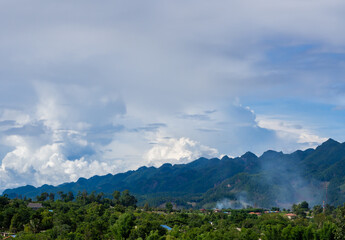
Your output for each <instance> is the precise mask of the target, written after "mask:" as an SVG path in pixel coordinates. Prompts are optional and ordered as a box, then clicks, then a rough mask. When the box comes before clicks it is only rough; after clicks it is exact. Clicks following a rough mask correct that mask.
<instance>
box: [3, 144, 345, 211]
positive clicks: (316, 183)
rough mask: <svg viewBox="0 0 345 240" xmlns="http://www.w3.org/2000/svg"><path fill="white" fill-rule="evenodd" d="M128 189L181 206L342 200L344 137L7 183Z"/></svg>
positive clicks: (31, 192)
mask: <svg viewBox="0 0 345 240" xmlns="http://www.w3.org/2000/svg"><path fill="white" fill-rule="evenodd" d="M125 189H128V190H130V192H132V193H133V194H135V196H136V197H137V198H138V200H139V204H143V203H145V202H148V203H150V204H152V205H160V204H162V203H164V202H167V201H172V202H175V203H176V204H178V205H180V206H184V207H192V206H193V207H200V208H212V207H232V208H237V207H245V206H247V205H251V206H257V207H266V208H268V207H272V206H278V207H286V208H289V207H291V205H292V204H293V203H298V202H301V201H307V202H309V203H310V204H311V205H321V204H322V202H323V201H325V202H326V203H327V204H331V205H340V204H343V203H344V202H345V194H344V191H345V143H339V142H337V141H335V140H333V139H329V140H327V141H326V142H324V143H323V144H321V145H320V146H318V147H317V148H315V149H307V150H304V151H302V150H298V151H295V152H293V153H290V154H284V153H282V152H276V151H272V150H269V151H266V152H265V153H263V154H262V155H261V156H260V157H258V156H256V155H255V154H253V153H251V152H247V153H245V154H244V155H242V156H240V157H236V158H230V157H228V156H224V157H223V158H221V159H218V158H212V159H206V158H199V159H197V160H195V161H193V162H190V163H188V164H176V165H171V164H169V163H166V164H163V165H162V166H161V167H159V168H155V167H141V168H139V169H137V170H136V171H128V172H125V173H119V174H115V175H112V174H108V175H105V176H93V177H91V178H89V179H85V178H79V180H78V181H77V182H71V183H64V184H61V185H58V186H52V185H43V186H41V187H37V188H36V187H33V186H30V185H27V186H23V187H19V188H15V189H7V190H5V191H4V192H3V194H7V195H8V196H9V197H11V198H15V197H24V196H26V197H31V198H35V197H36V196H37V195H40V194H41V193H43V192H48V193H51V192H52V193H58V192H59V191H63V192H69V191H71V192H73V193H74V194H78V192H79V191H80V192H82V191H87V192H89V193H90V192H93V191H95V192H96V193H98V192H103V193H105V194H108V195H110V194H111V193H112V192H113V191H115V190H118V191H123V190H125Z"/></svg>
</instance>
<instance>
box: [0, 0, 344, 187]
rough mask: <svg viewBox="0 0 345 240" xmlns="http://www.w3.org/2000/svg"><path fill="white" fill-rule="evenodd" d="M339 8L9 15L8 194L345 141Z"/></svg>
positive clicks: (58, 6)
mask: <svg viewBox="0 0 345 240" xmlns="http://www.w3.org/2000/svg"><path fill="white" fill-rule="evenodd" d="M344 8H345V4H344V3H343V2H342V1H335V0H332V1H327V2H325V1H321V0H320V1H313V3H312V4H311V2H309V1H288V2H284V3H282V2H277V1H271V0H265V1H260V2H258V1H249V2H248V1H246V2H243V1H217V2H212V3H210V2H207V1H194V0H192V1H188V2H186V1H173V2H158V1H145V2H142V1H131V2H123V1H105V2H103V3H102V4H99V3H96V2H93V1H73V2H70V1H59V3H56V2H47V1H43V0H35V1H31V2H30V3H25V2H19V1H13V0H11V1H2V2H1V4H0V27H1V29H2V34H1V37H0V52H1V53H2V54H1V56H0V79H1V80H0V191H1V190H3V189H5V188H9V187H16V186H20V185H25V184H33V185H36V186H37V185H41V184H44V183H48V184H58V183H62V182H65V181H75V180H77V178H78V177H90V176H92V175H95V174H106V173H109V172H110V173H117V172H122V171H125V170H129V169H135V168H138V167H140V166H142V165H151V166H159V165H161V164H162V163H164V162H171V163H186V162H189V161H192V160H194V159H195V158H198V157H201V156H205V157H218V156H220V155H223V154H230V155H232V156H237V155H241V154H243V153H244V152H246V151H248V150H250V151H253V152H255V153H257V154H261V153H262V152H263V151H265V150H267V149H276V150H284V151H293V150H295V149H298V148H307V147H313V146H315V145H317V144H319V143H320V142H322V141H323V140H324V139H325V138H327V137H334V138H336V139H337V140H340V141H342V140H343V139H341V138H342V136H344V134H343V132H344V128H343V126H342V123H343V120H344V119H345V115H344V113H343V108H344V105H345V100H344V94H343V92H344V89H345V81H344V79H345V78H344V76H345V72H344V69H345V68H344V62H345V54H344V53H345V51H344V50H345V48H344V47H345V46H344V45H345V33H344V32H343V31H342V29H343V22H344V20H345V19H344V18H345V16H344V14H343V12H344V11H342V10H343V9H344ZM277 102H279V103H281V104H279V106H277V104H275V103H277ZM300 103H305V104H306V105H308V104H309V105H308V109H307V111H306V110H305V109H303V110H301V109H299V106H301V104H300ZM306 105H305V106H306ZM321 108H322V109H321ZM320 116H321V117H320ZM330 122H331V123H332V124H331V125H332V126H335V127H333V128H332V127H327V126H330V124H329V123H330ZM337 134H338V135H337ZM337 137H338V138H337Z"/></svg>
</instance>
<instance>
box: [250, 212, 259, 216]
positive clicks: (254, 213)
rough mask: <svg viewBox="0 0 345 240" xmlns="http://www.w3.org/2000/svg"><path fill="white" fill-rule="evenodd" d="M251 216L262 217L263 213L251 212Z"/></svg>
mask: <svg viewBox="0 0 345 240" xmlns="http://www.w3.org/2000/svg"><path fill="white" fill-rule="evenodd" d="M249 214H250V215H257V216H260V215H261V212H250V213H249Z"/></svg>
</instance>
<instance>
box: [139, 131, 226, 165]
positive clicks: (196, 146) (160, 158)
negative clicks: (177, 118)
mask: <svg viewBox="0 0 345 240" xmlns="http://www.w3.org/2000/svg"><path fill="white" fill-rule="evenodd" d="M218 154H219V153H218V151H217V149H214V148H210V147H208V146H204V145H201V144H200V143H198V142H196V141H193V140H191V139H189V138H184V137H182V138H179V139H175V138H161V139H157V142H156V143H155V146H153V147H152V148H151V149H150V150H149V151H148V152H147V153H146V156H145V158H146V159H147V162H148V165H150V166H155V167H159V166H160V165H162V164H163V163H167V162H168V163H172V164H178V163H188V162H191V161H192V160H195V159H197V158H199V157H207V158H212V157H218Z"/></svg>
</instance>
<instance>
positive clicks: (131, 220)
mask: <svg viewBox="0 0 345 240" xmlns="http://www.w3.org/2000/svg"><path fill="white" fill-rule="evenodd" d="M58 195H59V196H58V199H55V197H53V195H50V194H48V195H47V194H45V193H42V194H41V195H39V196H38V197H37V200H39V201H38V204H32V202H31V199H9V198H7V197H6V196H2V197H0V232H2V233H3V234H4V235H6V234H7V235H8V234H16V239H26V240H31V239H32V240H33V239H35V240H40V239H42V240H43V239H44V240H46V239H48V240H49V239H69V240H81V239H83V240H84V239H85V240H86V239H149V240H163V239H198V240H203V239H209V240H217V239H219V240H220V239H221V240H223V239H249V240H251V239H253V240H258V239H262V240H277V239H282V240H292V239H297V240H298V239H301V240H321V239H330V240H332V239H345V205H344V206H342V207H338V208H335V207H332V206H329V205H326V208H325V209H323V208H322V207H321V206H314V207H313V208H312V209H310V208H309V205H308V203H307V202H302V203H300V204H294V205H293V206H292V210H291V211H289V210H285V211H281V212H277V211H279V210H280V209H278V208H272V209H271V210H272V211H276V212H274V213H265V210H264V209H242V210H232V209H228V210H222V211H221V212H215V211H214V210H204V209H203V210H192V209H190V210H187V209H184V210H173V208H172V204H171V203H167V204H165V209H156V208H152V207H150V206H149V204H145V206H143V207H137V206H136V201H137V200H136V199H135V197H134V196H132V195H131V194H130V193H129V191H123V192H122V193H120V192H118V191H115V192H114V193H113V194H112V196H111V197H105V196H104V194H102V193H99V194H96V193H91V194H88V193H86V192H81V193H78V194H77V196H75V197H74V196H73V197H72V195H71V194H69V193H66V194H64V193H58ZM33 207H34V208H35V209H33ZM287 213H290V215H286V214H287ZM293 213H294V214H293ZM260 214H261V215H260ZM288 216H291V217H293V218H292V219H289V218H288ZM169 227H170V228H171V229H170V228H169ZM1 238H2V237H1V235H0V239H1Z"/></svg>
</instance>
